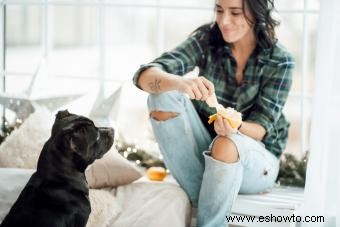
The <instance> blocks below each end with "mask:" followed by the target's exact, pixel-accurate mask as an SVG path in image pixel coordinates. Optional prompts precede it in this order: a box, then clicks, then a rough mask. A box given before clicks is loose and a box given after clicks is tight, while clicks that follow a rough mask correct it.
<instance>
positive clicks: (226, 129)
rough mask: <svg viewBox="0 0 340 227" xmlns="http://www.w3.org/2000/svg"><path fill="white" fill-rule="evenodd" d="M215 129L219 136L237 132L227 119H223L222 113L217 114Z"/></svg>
mask: <svg viewBox="0 0 340 227" xmlns="http://www.w3.org/2000/svg"><path fill="white" fill-rule="evenodd" d="M214 130H215V132H216V134H217V135H219V136H231V135H232V134H234V133H236V132H237V129H235V128H232V127H231V126H230V125H229V123H228V121H227V120H226V119H223V118H222V116H221V115H219V114H217V118H216V120H215V122H214Z"/></svg>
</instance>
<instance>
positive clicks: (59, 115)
mask: <svg viewBox="0 0 340 227" xmlns="http://www.w3.org/2000/svg"><path fill="white" fill-rule="evenodd" d="M69 115H70V113H69V112H68V110H67V109H66V110H60V111H58V113H57V114H56V115H55V116H56V119H58V120H61V119H63V118H65V117H67V116H69Z"/></svg>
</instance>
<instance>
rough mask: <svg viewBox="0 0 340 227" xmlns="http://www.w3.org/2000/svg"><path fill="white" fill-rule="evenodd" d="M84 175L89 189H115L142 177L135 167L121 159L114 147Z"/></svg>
mask: <svg viewBox="0 0 340 227" xmlns="http://www.w3.org/2000/svg"><path fill="white" fill-rule="evenodd" d="M85 175H86V179H87V182H88V184H89V186H90V188H103V187H117V186H119V185H125V184H129V183H131V182H133V181H135V180H137V179H138V178H140V177H141V176H142V174H141V172H140V171H139V170H138V169H137V167H136V166H134V165H133V164H131V163H130V162H129V161H128V160H126V159H125V158H123V157H122V156H121V155H120V154H119V153H118V151H117V150H116V148H114V147H112V148H111V149H110V150H109V151H108V152H107V153H106V154H105V155H104V157H103V158H101V159H97V160H96V161H95V162H94V163H93V164H92V165H90V166H89V167H88V168H87V169H86V171H85Z"/></svg>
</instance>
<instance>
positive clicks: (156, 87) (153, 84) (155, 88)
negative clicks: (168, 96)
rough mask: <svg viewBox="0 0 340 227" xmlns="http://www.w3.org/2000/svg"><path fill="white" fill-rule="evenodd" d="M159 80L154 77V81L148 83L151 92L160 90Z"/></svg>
mask: <svg viewBox="0 0 340 227" xmlns="http://www.w3.org/2000/svg"><path fill="white" fill-rule="evenodd" d="M160 85H161V80H159V79H155V81H154V82H150V83H149V88H150V89H151V91H152V92H155V93H159V92H160V91H161V86H160Z"/></svg>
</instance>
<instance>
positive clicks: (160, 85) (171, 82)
mask: <svg viewBox="0 0 340 227" xmlns="http://www.w3.org/2000/svg"><path fill="white" fill-rule="evenodd" d="M178 79H179V76H176V75H174V74H170V73H167V72H164V71H163V70H161V69H159V68H157V67H150V68H148V69H146V70H145V71H143V72H142V73H141V75H140V76H139V79H138V86H139V87H140V88H142V89H143V90H144V91H146V92H148V93H153V94H155V93H162V92H166V91H171V90H176V89H177V84H178Z"/></svg>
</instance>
